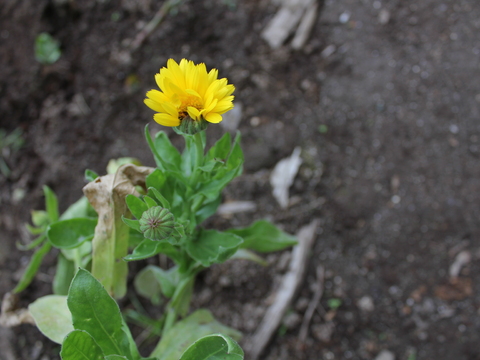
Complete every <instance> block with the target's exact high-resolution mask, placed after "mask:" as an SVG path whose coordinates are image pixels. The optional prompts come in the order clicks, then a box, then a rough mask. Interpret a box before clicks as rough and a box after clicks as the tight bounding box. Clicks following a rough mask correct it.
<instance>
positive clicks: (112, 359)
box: [105, 355, 128, 360]
mask: <svg viewBox="0 0 480 360" xmlns="http://www.w3.org/2000/svg"><path fill="white" fill-rule="evenodd" d="M105 360H128V359H127V358H126V357H125V356H120V355H108V356H105Z"/></svg>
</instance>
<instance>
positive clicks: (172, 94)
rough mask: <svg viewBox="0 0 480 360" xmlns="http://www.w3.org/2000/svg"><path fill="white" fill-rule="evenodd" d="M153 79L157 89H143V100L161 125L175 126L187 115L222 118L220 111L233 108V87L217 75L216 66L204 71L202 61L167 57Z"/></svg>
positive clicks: (220, 119) (214, 121)
mask: <svg viewBox="0 0 480 360" xmlns="http://www.w3.org/2000/svg"><path fill="white" fill-rule="evenodd" d="M155 81H156V82H157V85H158V87H159V88H160V90H161V91H158V90H150V91H149V92H147V99H145V100H144V101H145V104H146V105H147V106H148V107H149V108H150V109H152V110H154V111H156V112H157V114H155V115H154V116H153V119H154V120H155V121H156V122H157V123H159V124H160V125H164V126H179V125H180V124H181V122H182V120H183V119H185V118H187V117H190V119H191V120H193V121H194V122H197V121H203V120H206V121H208V122H210V123H219V122H220V121H222V114H224V113H226V112H227V111H228V110H231V109H232V108H233V98H234V97H233V96H232V93H233V91H234V90H235V87H234V86H233V85H231V84H227V79H225V78H223V79H218V70H217V69H212V70H210V72H208V73H207V68H206V66H205V64H203V63H201V64H198V65H195V64H194V63H193V61H189V60H186V59H182V60H181V61H180V64H177V63H176V62H175V60H173V59H169V60H168V62H167V67H163V68H161V69H160V73H159V74H156V75H155Z"/></svg>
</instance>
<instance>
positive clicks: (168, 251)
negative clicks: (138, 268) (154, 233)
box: [124, 239, 181, 263]
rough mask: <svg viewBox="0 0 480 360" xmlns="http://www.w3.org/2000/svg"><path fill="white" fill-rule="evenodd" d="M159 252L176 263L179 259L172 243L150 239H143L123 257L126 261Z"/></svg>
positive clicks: (144, 257)
mask: <svg viewBox="0 0 480 360" xmlns="http://www.w3.org/2000/svg"><path fill="white" fill-rule="evenodd" d="M160 253H162V254H165V255H167V256H169V257H170V258H171V259H172V260H173V261H175V262H176V263H178V262H180V261H181V257H180V254H179V253H178V251H177V249H176V248H175V247H174V246H173V245H172V244H170V243H168V242H166V241H153V240H150V239H145V240H143V241H142V242H141V243H140V244H139V245H138V246H137V247H136V248H135V249H134V250H133V253H131V254H130V255H127V256H125V257H124V260H126V261H134V260H143V259H146V258H149V257H152V256H155V255H157V254H160Z"/></svg>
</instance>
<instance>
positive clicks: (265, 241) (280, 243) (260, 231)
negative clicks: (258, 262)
mask: <svg viewBox="0 0 480 360" xmlns="http://www.w3.org/2000/svg"><path fill="white" fill-rule="evenodd" d="M227 232H229V233H232V234H236V235H238V236H241V237H242V238H243V240H244V242H243V244H242V245H241V247H242V248H246V249H250V250H254V251H258V252H261V253H266V252H272V251H278V250H282V249H285V248H287V247H289V246H293V245H296V244H297V239H296V238H295V236H292V235H289V234H287V233H285V232H283V231H282V230H280V229H279V228H277V227H276V226H275V225H273V224H272V223H271V222H269V221H266V220H259V221H256V222H254V223H253V224H252V225H251V226H249V227H247V228H243V229H229V230H227Z"/></svg>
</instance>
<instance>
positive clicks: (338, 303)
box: [327, 298, 342, 310]
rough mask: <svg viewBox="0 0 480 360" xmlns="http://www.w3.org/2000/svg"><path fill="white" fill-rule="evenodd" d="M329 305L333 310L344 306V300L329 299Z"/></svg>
mask: <svg viewBox="0 0 480 360" xmlns="http://www.w3.org/2000/svg"><path fill="white" fill-rule="evenodd" d="M327 303H328V307H329V308H330V309H332V310H337V309H338V308H339V307H340V306H342V300H341V299H336V298H332V299H328V302H327Z"/></svg>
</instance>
